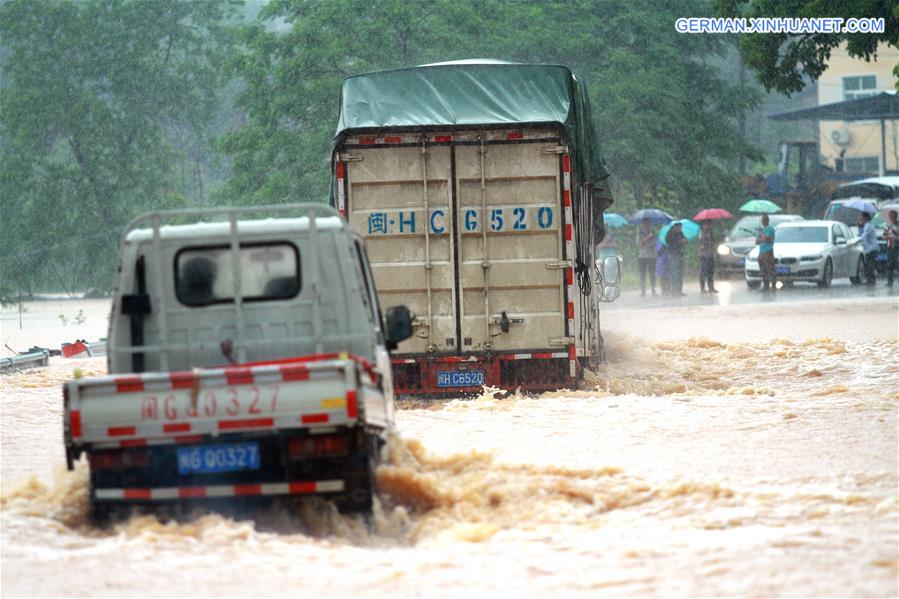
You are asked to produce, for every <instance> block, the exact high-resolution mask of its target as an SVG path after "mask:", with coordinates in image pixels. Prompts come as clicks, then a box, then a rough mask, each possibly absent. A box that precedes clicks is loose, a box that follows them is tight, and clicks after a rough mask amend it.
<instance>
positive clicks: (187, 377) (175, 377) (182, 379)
mask: <svg viewBox="0 0 899 599" xmlns="http://www.w3.org/2000/svg"><path fill="white" fill-rule="evenodd" d="M169 381H171V383H172V389H191V388H193V386H194V385H195V384H196V382H197V377H195V376H194V373H192V372H173V373H172V374H170V375H169Z"/></svg>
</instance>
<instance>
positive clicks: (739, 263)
mask: <svg viewBox="0 0 899 599" xmlns="http://www.w3.org/2000/svg"><path fill="white" fill-rule="evenodd" d="M745 265H746V258H737V266H739V267H740V268H742V267H743V266H745Z"/></svg>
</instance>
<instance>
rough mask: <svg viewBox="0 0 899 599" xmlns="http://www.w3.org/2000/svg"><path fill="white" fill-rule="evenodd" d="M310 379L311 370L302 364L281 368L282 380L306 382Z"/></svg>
mask: <svg viewBox="0 0 899 599" xmlns="http://www.w3.org/2000/svg"><path fill="white" fill-rule="evenodd" d="M308 379H309V369H308V368H306V367H305V366H302V365H300V364H288V365H285V366H282V367H281V380H283V381H284V382H287V381H305V380H308Z"/></svg>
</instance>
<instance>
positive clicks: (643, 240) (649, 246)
mask: <svg viewBox="0 0 899 599" xmlns="http://www.w3.org/2000/svg"><path fill="white" fill-rule="evenodd" d="M655 237H656V236H655V233H653V232H652V229H651V228H650V222H649V219H647V218H644V219H643V220H642V221H640V228H639V229H638V230H637V248H638V250H639V253H638V255H637V261H638V262H639V263H640V297H646V279H647V277H648V278H649V286H650V288H651V289H652V294H653V295H655V294H656V258H657V255H656V239H655Z"/></svg>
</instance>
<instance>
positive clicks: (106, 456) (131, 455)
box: [88, 449, 150, 470]
mask: <svg viewBox="0 0 899 599" xmlns="http://www.w3.org/2000/svg"><path fill="white" fill-rule="evenodd" d="M88 461H89V462H90V466H91V469H92V470H124V469H125V468H143V467H145V466H146V465H147V464H149V463H150V456H149V454H148V453H147V450H146V449H129V450H125V451H119V450H113V451H94V452H91V453H90V454H88Z"/></svg>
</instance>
